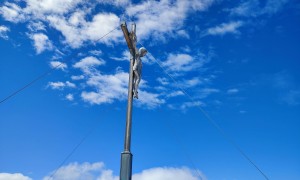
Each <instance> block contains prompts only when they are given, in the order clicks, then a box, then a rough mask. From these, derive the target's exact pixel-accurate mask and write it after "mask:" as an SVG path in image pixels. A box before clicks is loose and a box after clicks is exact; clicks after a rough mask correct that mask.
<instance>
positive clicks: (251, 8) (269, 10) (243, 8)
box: [229, 0, 288, 17]
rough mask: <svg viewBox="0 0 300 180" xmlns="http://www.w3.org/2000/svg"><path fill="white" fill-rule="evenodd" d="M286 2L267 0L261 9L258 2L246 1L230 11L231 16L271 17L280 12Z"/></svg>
mask: <svg viewBox="0 0 300 180" xmlns="http://www.w3.org/2000/svg"><path fill="white" fill-rule="evenodd" d="M287 2H288V0H267V1H266V3H265V6H264V7H261V3H260V1H259V0H248V1H243V2H241V3H240V4H239V5H238V6H237V7H234V8H232V9H230V10H229V11H230V14H231V15H237V16H245V17H251V16H252V17H256V16H260V15H264V14H269V15H273V14H275V13H277V12H278V11H280V9H282V7H283V6H284V5H285V4H286V3H287Z"/></svg>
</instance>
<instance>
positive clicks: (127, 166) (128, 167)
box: [120, 22, 136, 180]
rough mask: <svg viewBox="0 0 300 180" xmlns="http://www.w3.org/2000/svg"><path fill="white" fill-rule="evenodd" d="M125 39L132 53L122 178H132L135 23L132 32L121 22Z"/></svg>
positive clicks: (125, 179) (122, 154) (122, 179)
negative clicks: (131, 150) (131, 147)
mask: <svg viewBox="0 0 300 180" xmlns="http://www.w3.org/2000/svg"><path fill="white" fill-rule="evenodd" d="M121 28H122V31H123V33H124V37H125V40H126V42H127V45H128V48H129V50H130V53H131V58H130V66H129V82H128V102H127V115H126V130H125V143H124V151H123V152H122V153H121V169H120V180H131V177H132V154H131V152H130V146H131V124H132V100H133V64H134V60H135V39H136V38H135V24H133V26H132V29H131V33H130V34H129V32H128V30H127V25H126V23H125V22H124V23H122V24H121Z"/></svg>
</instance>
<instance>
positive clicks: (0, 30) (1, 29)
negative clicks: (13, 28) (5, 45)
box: [0, 25, 10, 40]
mask: <svg viewBox="0 0 300 180" xmlns="http://www.w3.org/2000/svg"><path fill="white" fill-rule="evenodd" d="M8 31H10V29H9V28H8V27H7V26H2V25H0V37H1V38H3V39H6V40H7V39H8V35H7V32H8Z"/></svg>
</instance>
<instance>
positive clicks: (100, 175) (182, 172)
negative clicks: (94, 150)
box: [26, 162, 206, 180]
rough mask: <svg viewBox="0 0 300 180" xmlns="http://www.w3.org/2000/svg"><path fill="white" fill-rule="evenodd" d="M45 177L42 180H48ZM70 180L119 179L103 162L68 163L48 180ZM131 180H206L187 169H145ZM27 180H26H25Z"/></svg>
mask: <svg viewBox="0 0 300 180" xmlns="http://www.w3.org/2000/svg"><path fill="white" fill-rule="evenodd" d="M49 178H50V177H49V176H45V177H44V178H43V180H46V179H49ZM59 179H72V180H81V179H84V180H94V179H98V180H118V179H119V177H118V176H116V175H114V173H113V171H112V170H110V169H107V168H105V165H104V163H103V162H96V163H88V162H85V163H82V164H79V163H76V162H75V163H70V164H68V165H66V166H63V167H61V168H60V169H58V171H57V172H56V174H55V175H54V176H53V177H52V178H50V179H49V180H59ZM132 179H133V180H149V179H155V180H174V179H176V180H200V179H201V180H206V177H205V176H204V174H203V173H201V172H198V173H197V172H196V171H195V170H191V169H189V168H187V167H182V168H173V167H156V168H151V169H145V170H143V171H142V172H140V173H136V174H133V176H132ZM26 180H27V179H26Z"/></svg>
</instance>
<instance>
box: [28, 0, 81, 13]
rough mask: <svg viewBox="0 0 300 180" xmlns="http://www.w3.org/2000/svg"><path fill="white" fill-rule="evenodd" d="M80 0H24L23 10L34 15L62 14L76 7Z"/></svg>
mask: <svg viewBox="0 0 300 180" xmlns="http://www.w3.org/2000/svg"><path fill="white" fill-rule="evenodd" d="M80 2H81V0H64V1H61V0H39V1H37V0H26V3H27V6H26V8H25V11H26V12H27V13H33V14H35V15H45V14H53V13H55V14H64V13H67V12H69V11H70V10H71V9H73V8H74V7H76V5H78V4H79V3H80Z"/></svg>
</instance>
